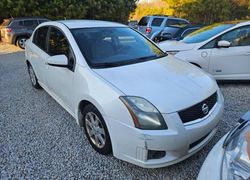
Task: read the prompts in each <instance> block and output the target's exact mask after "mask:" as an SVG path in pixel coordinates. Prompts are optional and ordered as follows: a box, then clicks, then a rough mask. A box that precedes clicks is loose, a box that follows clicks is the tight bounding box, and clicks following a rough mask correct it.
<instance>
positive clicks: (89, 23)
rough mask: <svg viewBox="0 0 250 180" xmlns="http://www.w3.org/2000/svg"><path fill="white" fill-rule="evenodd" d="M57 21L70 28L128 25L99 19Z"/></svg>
mask: <svg viewBox="0 0 250 180" xmlns="http://www.w3.org/2000/svg"><path fill="white" fill-rule="evenodd" d="M56 22H59V23H62V24H64V25H65V26H67V27H68V28H69V29H77V28H92V27H127V26H126V25H124V24H120V23H116V22H109V21H99V20H63V21H56ZM50 23H53V21H51V22H50Z"/></svg>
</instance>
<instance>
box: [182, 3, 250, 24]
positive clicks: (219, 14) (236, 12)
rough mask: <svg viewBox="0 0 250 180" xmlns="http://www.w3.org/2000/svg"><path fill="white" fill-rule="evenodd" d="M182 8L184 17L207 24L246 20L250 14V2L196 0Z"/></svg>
mask: <svg viewBox="0 0 250 180" xmlns="http://www.w3.org/2000/svg"><path fill="white" fill-rule="evenodd" d="M181 7H182V13H183V16H184V17H186V18H188V19H190V20H191V21H192V22H197V23H205V24H211V23H214V22H219V21H226V20H235V19H246V18H248V17H247V16H249V14H250V10H249V0H195V1H192V2H188V3H185V4H183V5H182V6H181Z"/></svg>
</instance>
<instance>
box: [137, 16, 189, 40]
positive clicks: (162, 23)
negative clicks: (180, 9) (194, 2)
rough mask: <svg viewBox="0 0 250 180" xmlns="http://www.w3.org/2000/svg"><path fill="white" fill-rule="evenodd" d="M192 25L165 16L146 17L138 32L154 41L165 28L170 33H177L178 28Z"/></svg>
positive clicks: (141, 21)
mask: <svg viewBox="0 0 250 180" xmlns="http://www.w3.org/2000/svg"><path fill="white" fill-rule="evenodd" d="M188 24H190V23H189V21H188V20H186V19H181V18H176V17H172V16H165V15H152V16H144V17H142V18H141V20H140V21H139V23H138V30H139V31H140V32H141V33H142V34H145V35H146V36H147V37H148V38H150V39H153V38H154V37H155V36H156V35H158V34H159V33H160V32H161V31H162V30H163V29H164V28H165V27H168V31H169V33H171V32H172V31H176V27H183V26H186V25H188Z"/></svg>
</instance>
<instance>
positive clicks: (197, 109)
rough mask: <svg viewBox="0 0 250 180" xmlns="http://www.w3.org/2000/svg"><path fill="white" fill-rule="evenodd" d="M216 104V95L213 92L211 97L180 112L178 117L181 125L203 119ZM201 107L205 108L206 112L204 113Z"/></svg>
mask: <svg viewBox="0 0 250 180" xmlns="http://www.w3.org/2000/svg"><path fill="white" fill-rule="evenodd" d="M216 102H217V93H216V92H215V93H214V94H213V95H211V96H210V97H208V98H207V99H205V100H204V101H202V102H200V103H198V104H196V105H194V106H192V107H190V108H188V109H185V110H183V111H180V112H179V116H180V118H181V120H182V122H183V123H188V122H191V121H194V120H197V119H200V118H203V117H205V116H206V115H207V114H208V113H209V112H210V111H211V109H212V108H213V107H214V105H215V104H216ZM203 107H206V108H207V111H204V109H205V108H203Z"/></svg>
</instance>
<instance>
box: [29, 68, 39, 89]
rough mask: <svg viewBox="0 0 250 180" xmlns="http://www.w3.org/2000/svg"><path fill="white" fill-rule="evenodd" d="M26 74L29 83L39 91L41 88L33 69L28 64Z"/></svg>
mask: <svg viewBox="0 0 250 180" xmlns="http://www.w3.org/2000/svg"><path fill="white" fill-rule="evenodd" d="M28 73H29V76H30V81H31V84H32V86H33V87H34V88H36V89H40V88H41V86H40V85H39V83H38V80H37V77H36V74H35V72H34V69H33V68H32V66H31V65H30V64H29V65H28Z"/></svg>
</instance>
